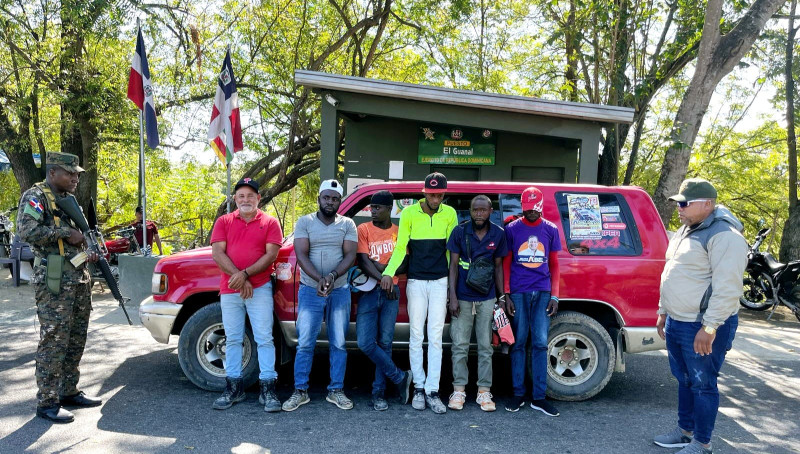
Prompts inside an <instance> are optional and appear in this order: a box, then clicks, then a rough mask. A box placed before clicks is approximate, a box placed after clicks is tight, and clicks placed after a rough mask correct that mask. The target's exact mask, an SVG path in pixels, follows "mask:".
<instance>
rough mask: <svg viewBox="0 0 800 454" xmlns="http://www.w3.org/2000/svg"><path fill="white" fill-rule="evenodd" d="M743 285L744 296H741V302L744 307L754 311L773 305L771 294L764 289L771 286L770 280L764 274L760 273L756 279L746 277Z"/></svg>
mask: <svg viewBox="0 0 800 454" xmlns="http://www.w3.org/2000/svg"><path fill="white" fill-rule="evenodd" d="M762 284H763V287H762ZM742 287H743V292H742V296H740V297H739V304H741V305H742V307H745V308H747V309H750V310H752V311H764V310H767V309H769V308H770V307H771V306H772V301H770V299H769V298H770V295H767V293H766V292H765V291H764V287H769V281H768V280H767V279H766V277H765V276H764V275H758V277H756V278H755V279H753V278H752V277H749V276H748V277H746V278H744V282H743V283H742Z"/></svg>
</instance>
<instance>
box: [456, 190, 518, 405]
mask: <svg viewBox="0 0 800 454" xmlns="http://www.w3.org/2000/svg"><path fill="white" fill-rule="evenodd" d="M469 216H470V220H469V221H467V222H464V223H461V224H460V225H457V226H456V227H455V228H454V229H453V233H451V234H450V239H449V240H448V241H447V250H448V251H450V279H449V282H450V285H449V291H448V295H449V299H450V301H449V310H450V338H451V340H452V341H453V343H452V348H451V350H452V354H453V394H451V395H450V400H449V402H448V404H447V406H448V407H449V408H452V409H453V410H461V409H462V408H464V402H465V401H466V398H467V394H466V392H465V388H466V386H467V380H468V378H469V376H468V371H467V354H468V352H469V341H470V338H471V337H472V328H473V325H474V327H475V339H476V341H477V344H478V396H477V399H475V401H476V402H477V403H478V405H480V406H481V410H483V411H494V410H495V403H494V402H493V401H492V394H491V392H490V391H491V387H492V353H493V352H494V349H493V348H492V319H493V315H494V304H495V301H498V295H499V303H500V305H501V306H504V307H505V299H506V296H505V294H504V293H503V258H504V257H505V256H506V255H507V254H508V249H507V248H506V234H505V232H503V229H502V227H500V226H499V225H496V224H493V223H491V222H490V221H489V219H490V217H491V216H492V201H491V200H490V199H489V197H487V196H485V195H479V196H476V197H475V198H474V199H472V203H471V205H470V209H469ZM467 242H469V244H467ZM478 260H488V261H489V262H490V263H492V264H493V265H494V276H492V281H491V283H490V285H489V290H488V291H486V292H484V291H482V290H479V289H475V288H472V287H470V286H469V284H467V275H468V273H469V269H470V266H471V265H473V264H474V263H475V262H476V261H478Z"/></svg>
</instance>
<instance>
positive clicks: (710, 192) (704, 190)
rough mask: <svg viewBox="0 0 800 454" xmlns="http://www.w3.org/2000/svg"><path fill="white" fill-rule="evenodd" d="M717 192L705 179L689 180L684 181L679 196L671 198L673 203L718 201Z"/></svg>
mask: <svg viewBox="0 0 800 454" xmlns="http://www.w3.org/2000/svg"><path fill="white" fill-rule="evenodd" d="M716 198H717V190H716V189H714V185H712V184H711V183H710V182H709V181H708V180H705V179H703V178H688V179H686V180H683V183H681V188H680V190H679V191H678V194H675V195H674V196H672V197H670V198H669V200H672V201H673V202H686V201H688V200H695V199H716Z"/></svg>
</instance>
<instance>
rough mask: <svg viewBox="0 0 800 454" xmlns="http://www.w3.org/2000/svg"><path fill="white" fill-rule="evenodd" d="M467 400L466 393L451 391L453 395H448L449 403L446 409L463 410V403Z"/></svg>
mask: <svg viewBox="0 0 800 454" xmlns="http://www.w3.org/2000/svg"><path fill="white" fill-rule="evenodd" d="M466 400H467V393H465V392H463V391H453V394H450V401H449V402H447V408H452V409H453V410H461V409H463V408H464V402H465V401H466Z"/></svg>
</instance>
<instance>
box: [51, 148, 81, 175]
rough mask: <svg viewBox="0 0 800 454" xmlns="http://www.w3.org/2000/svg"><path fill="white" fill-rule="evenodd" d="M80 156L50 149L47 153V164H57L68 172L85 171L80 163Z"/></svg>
mask: <svg viewBox="0 0 800 454" xmlns="http://www.w3.org/2000/svg"><path fill="white" fill-rule="evenodd" d="M78 163H79V161H78V157H77V156H75V155H74V154H70V153H59V152H57V151H50V152H48V153H47V164H48V165H50V164H52V165H57V166H59V167H61V168H62V169H64V170H66V171H67V172H85V171H86V170H84V169H83V167H81V166H79V165H78Z"/></svg>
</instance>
